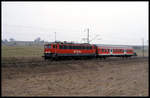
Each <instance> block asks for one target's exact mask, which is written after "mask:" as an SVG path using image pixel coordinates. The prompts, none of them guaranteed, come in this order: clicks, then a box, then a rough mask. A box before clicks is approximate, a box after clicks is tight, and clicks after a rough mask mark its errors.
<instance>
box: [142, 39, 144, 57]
mask: <svg viewBox="0 0 150 98" xmlns="http://www.w3.org/2000/svg"><path fill="white" fill-rule="evenodd" d="M142 41H143V57H144V38H142Z"/></svg>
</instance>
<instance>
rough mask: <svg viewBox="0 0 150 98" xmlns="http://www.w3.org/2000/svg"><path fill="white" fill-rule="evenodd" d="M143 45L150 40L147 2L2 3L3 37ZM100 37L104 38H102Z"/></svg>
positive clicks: (24, 39) (23, 39)
mask: <svg viewBox="0 0 150 98" xmlns="http://www.w3.org/2000/svg"><path fill="white" fill-rule="evenodd" d="M87 28H89V29H90V39H93V38H94V37H95V36H97V38H96V39H95V40H93V41H92V42H91V43H96V44H122V45H136V44H137V45H141V44H142V38H144V39H145V44H147V40H148V2H2V39H6V38H7V39H9V38H11V37H13V38H14V39H16V40H22V41H27V40H30V41H31V40H34V39H35V38H37V37H41V39H43V40H45V41H54V39H55V35H54V32H56V35H57V38H56V39H57V40H59V41H65V40H66V41H75V42H83V41H82V38H86V37H87V31H86V29H87ZM99 39H101V40H99Z"/></svg>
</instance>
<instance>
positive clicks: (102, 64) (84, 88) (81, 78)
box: [1, 58, 149, 96]
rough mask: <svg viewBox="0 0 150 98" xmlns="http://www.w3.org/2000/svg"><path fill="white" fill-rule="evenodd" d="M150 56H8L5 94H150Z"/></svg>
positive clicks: (3, 83)
mask: <svg viewBox="0 0 150 98" xmlns="http://www.w3.org/2000/svg"><path fill="white" fill-rule="evenodd" d="M148 65H149V63H148V58H130V59H121V58H108V59H106V60H99V59H88V60H60V61H44V60H43V59H42V58H4V59H3V61H2V78H1V79H2V96H148V86H149V84H148V71H149V70H148Z"/></svg>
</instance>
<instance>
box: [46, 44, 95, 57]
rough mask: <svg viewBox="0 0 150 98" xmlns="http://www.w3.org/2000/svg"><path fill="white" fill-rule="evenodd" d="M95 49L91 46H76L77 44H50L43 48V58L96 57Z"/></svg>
mask: <svg viewBox="0 0 150 98" xmlns="http://www.w3.org/2000/svg"><path fill="white" fill-rule="evenodd" d="M95 52H96V47H95V46H94V45H91V44H77V43H61V42H58V43H51V44H46V45H45V46H44V57H45V59H47V58H57V57H77V56H78V57H80V56H81V57H82V56H88V57H89V56H96V54H95Z"/></svg>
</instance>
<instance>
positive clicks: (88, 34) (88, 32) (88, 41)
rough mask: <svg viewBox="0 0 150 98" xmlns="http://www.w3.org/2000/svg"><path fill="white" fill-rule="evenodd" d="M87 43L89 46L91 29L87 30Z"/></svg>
mask: <svg viewBox="0 0 150 98" xmlns="http://www.w3.org/2000/svg"><path fill="white" fill-rule="evenodd" d="M87 43H88V44H89V28H87Z"/></svg>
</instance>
